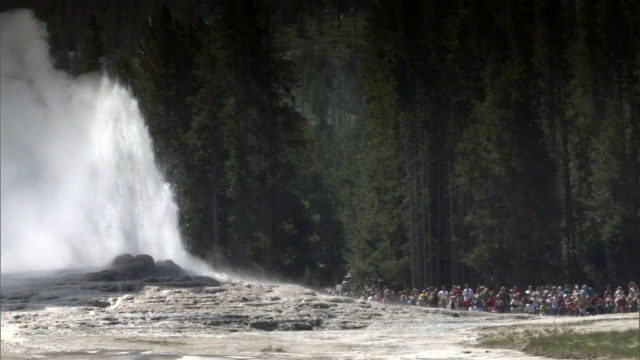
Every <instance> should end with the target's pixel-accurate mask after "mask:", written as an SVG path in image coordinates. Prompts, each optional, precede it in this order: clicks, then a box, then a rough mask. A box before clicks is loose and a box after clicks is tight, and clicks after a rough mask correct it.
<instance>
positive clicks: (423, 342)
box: [0, 274, 640, 360]
mask: <svg viewBox="0 0 640 360" xmlns="http://www.w3.org/2000/svg"><path fill="white" fill-rule="evenodd" d="M0 300H1V303H0V304H1V305H2V323H1V324H2V336H1V338H2V354H1V356H2V359H35V358H54V359H55V358H60V359H62V358H64V359H87V358H92V359H121V360H125V359H514V358H517V359H542V358H541V357H535V356H531V355H527V354H526V353H523V352H521V351H518V350H513V349H500V348H485V347H481V346H480V345H479V344H480V340H481V338H482V337H483V336H487V334H492V333H495V332H497V331H505V330H507V331H508V330H509V329H511V330H513V331H523V330H527V329H530V330H540V329H553V328H567V327H570V328H571V329H572V331H574V332H591V331H609V330H615V331H623V330H628V329H638V326H639V318H638V314H637V313H634V314H618V315H601V316H590V317H540V316H528V315H524V314H489V313H479V312H469V311H449V310H443V309H430V308H421V307H413V306H396V305H383V304H378V303H367V302H363V301H357V300H353V299H350V298H343V297H336V296H330V295H323V294H321V293H319V292H316V291H313V290H311V289H308V288H304V287H301V286H297V285H291V284H265V283H252V282H245V281H230V280H222V281H214V282H212V281H202V278H191V279H189V278H188V277H181V278H172V279H160V280H158V279H153V281H152V282H151V281H142V280H138V281H128V282H122V281H121V282H118V283H117V284H114V283H112V282H108V281H100V282H96V281H86V280H85V279H84V278H83V277H82V276H80V275H69V274H66V275H64V276H62V275H55V276H53V275H50V276H31V277H13V278H11V277H8V276H5V275H3V278H2V295H1V297H0ZM639 331H640V330H639Z"/></svg>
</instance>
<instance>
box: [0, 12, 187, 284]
mask: <svg viewBox="0 0 640 360" xmlns="http://www.w3.org/2000/svg"><path fill="white" fill-rule="evenodd" d="M46 35H47V33H46V27H45V25H44V24H43V23H41V22H40V21H38V20H37V19H35V17H34V16H33V14H32V13H31V12H30V11H27V10H17V11H12V12H7V13H3V14H0V38H1V51H0V54H1V59H0V60H1V62H0V63H1V64H2V66H1V68H2V77H1V80H0V82H1V86H2V87H1V92H0V94H1V103H0V110H1V113H0V116H1V124H2V129H1V144H2V153H1V156H2V163H1V165H2V168H1V176H2V196H1V199H2V209H1V211H2V223H1V231H2V234H1V235H2V272H3V273H4V272H14V271H29V270H51V269H62V268H78V267H88V266H102V265H105V264H107V263H109V262H110V261H111V260H112V259H113V258H114V257H115V256H116V255H119V254H122V253H132V254H137V253H143V252H144V253H147V254H150V255H152V256H153V257H154V258H156V259H159V260H162V259H172V260H174V261H175V262H176V263H178V264H180V265H182V266H193V265H194V264H195V263H194V260H193V259H192V258H191V257H190V256H189V255H188V254H187V253H186V252H185V251H184V249H183V247H182V245H181V240H180V235H179V231H178V220H177V212H178V209H177V206H176V204H175V202H174V200H173V195H172V191H171V188H170V187H169V185H168V184H167V183H166V182H165V181H164V180H163V178H162V176H161V174H160V173H159V171H158V169H157V168H156V165H155V163H154V156H153V151H152V146H151V139H150V137H149V135H148V132H147V129H146V127H145V125H144V121H143V119H142V117H141V115H140V112H139V109H138V105H137V103H136V101H135V99H133V98H132V96H131V94H130V93H129V92H128V91H127V90H125V89H123V88H122V87H120V86H118V85H117V84H115V83H114V82H112V81H110V80H109V79H108V78H106V77H105V76H102V77H100V76H98V75H95V74H94V75H91V76H84V77H81V78H78V79H74V78H71V77H70V76H69V75H67V74H66V73H63V72H61V71H58V70H56V69H55V68H54V66H53V64H52V61H51V58H50V56H49V52H48V44H47V42H46Z"/></svg>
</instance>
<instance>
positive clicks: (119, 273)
mask: <svg viewBox="0 0 640 360" xmlns="http://www.w3.org/2000/svg"><path fill="white" fill-rule="evenodd" d="M183 274H184V271H183V270H182V268H181V267H180V266H178V265H176V263H174V262H173V261H171V260H165V261H159V262H155V261H154V260H153V257H151V256H150V255H146V254H141V255H136V256H133V255H131V254H123V255H118V256H116V258H115V259H113V262H112V263H111V268H110V269H107V270H102V271H98V272H94V273H89V274H87V277H86V279H87V280H88V281H123V280H142V279H144V278H146V277H158V276H162V277H166V276H180V275H183Z"/></svg>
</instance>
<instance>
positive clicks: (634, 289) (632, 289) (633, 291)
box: [629, 281, 640, 299]
mask: <svg viewBox="0 0 640 360" xmlns="http://www.w3.org/2000/svg"><path fill="white" fill-rule="evenodd" d="M639 294H640V289H638V285H636V283H635V282H634V281H632V282H630V283H629V298H634V299H635V298H636V297H637V296H638V295H639Z"/></svg>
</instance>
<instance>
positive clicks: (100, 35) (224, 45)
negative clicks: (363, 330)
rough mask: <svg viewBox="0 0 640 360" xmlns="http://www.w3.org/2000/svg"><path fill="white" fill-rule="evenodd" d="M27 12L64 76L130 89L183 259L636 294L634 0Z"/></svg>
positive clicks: (358, 277)
mask: <svg viewBox="0 0 640 360" xmlns="http://www.w3.org/2000/svg"><path fill="white" fill-rule="evenodd" d="M29 4H31V5H33V7H34V8H35V9H36V14H37V15H39V16H41V17H42V18H43V19H44V20H46V21H47V22H48V24H49V32H50V33H51V43H52V55H53V56H54V57H55V58H56V60H57V63H58V66H59V67H61V68H63V69H66V70H68V71H70V72H72V73H81V72H86V71H99V70H106V71H107V73H108V74H110V75H111V76H113V77H116V78H117V79H118V80H119V81H121V82H122V83H123V84H126V85H128V86H131V88H132V89H133V90H134V92H135V94H136V96H137V97H138V98H139V100H140V106H141V109H142V111H143V113H144V114H145V117H146V120H147V124H148V127H149V132H150V134H151V136H152V138H153V142H154V148H155V151H156V155H157V161H158V164H159V165H160V166H161V168H162V169H163V171H164V173H165V175H166V177H167V179H168V180H169V181H170V182H171V184H172V185H173V187H174V189H175V193H176V198H177V201H178V204H179V206H180V226H181V231H182V235H183V239H184V242H185V245H186V246H187V248H188V249H189V250H190V251H191V252H192V253H194V254H197V255H199V256H201V257H202V258H204V259H207V260H208V261H210V262H211V263H213V264H214V265H215V266H231V267H235V268H243V269H249V270H250V271H252V272H254V273H258V274H262V273H271V274H280V275H283V276H285V277H287V278H288V279H295V280H305V281H308V282H310V283H313V284H316V285H326V284H330V283H332V282H334V281H339V280H340V278H341V275H343V272H344V271H350V272H351V274H352V275H353V281H354V283H355V284H359V285H365V284H367V283H370V282H371V280H374V282H377V280H378V279H379V280H382V281H384V282H385V283H386V284H387V285H390V286H393V287H397V288H401V287H412V288H422V287H425V286H429V285H431V286H436V285H438V286H439V285H444V284H463V283H464V282H468V283H476V284H478V283H484V284H487V285H498V284H508V285H512V284H516V285H520V286H523V285H528V284H529V283H536V282H537V283H543V282H555V283H560V282H571V283H574V282H576V283H577V282H580V283H582V282H585V281H590V282H593V283H595V284H594V285H601V284H603V283H604V282H605V281H607V282H618V283H619V282H624V281H627V280H637V279H634V276H637V274H639V273H640V267H639V265H638V262H637V261H634V260H635V257H634V256H632V254H636V253H638V251H640V248H639V246H640V243H639V242H638V241H637V240H638V238H639V236H640V125H639V124H640V119H639V118H638V116H639V115H638V114H640V85H639V84H640V62H639V59H640V30H639V29H640V2H638V1H607V0H596V1H574V0H559V1H551V0H541V1H520V2H513V1H507V0H490V1H474V2H460V1H458V2H451V1H449V2H445V1H416V0H401V1H391V0H378V1H371V2H369V1H355V0H339V1H328V0H313V1H266V0H241V1H231V0H228V1H226V0H225V1H219V2H213V3H210V2H196V1H193V2H188V1H186V2H168V1H136V2H125V1H113V0H112V1H109V2H105V1H99V0H96V1H92V2H86V1H65V2H35V3H32V2H29V1H10V0H8V1H6V2H4V3H3V5H2V7H3V8H8V7H14V6H26V5H29ZM68 19H69V20H68ZM87 19H89V22H88V24H87ZM77 29H82V30H81V31H77ZM76 33H77V34H76Z"/></svg>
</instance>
